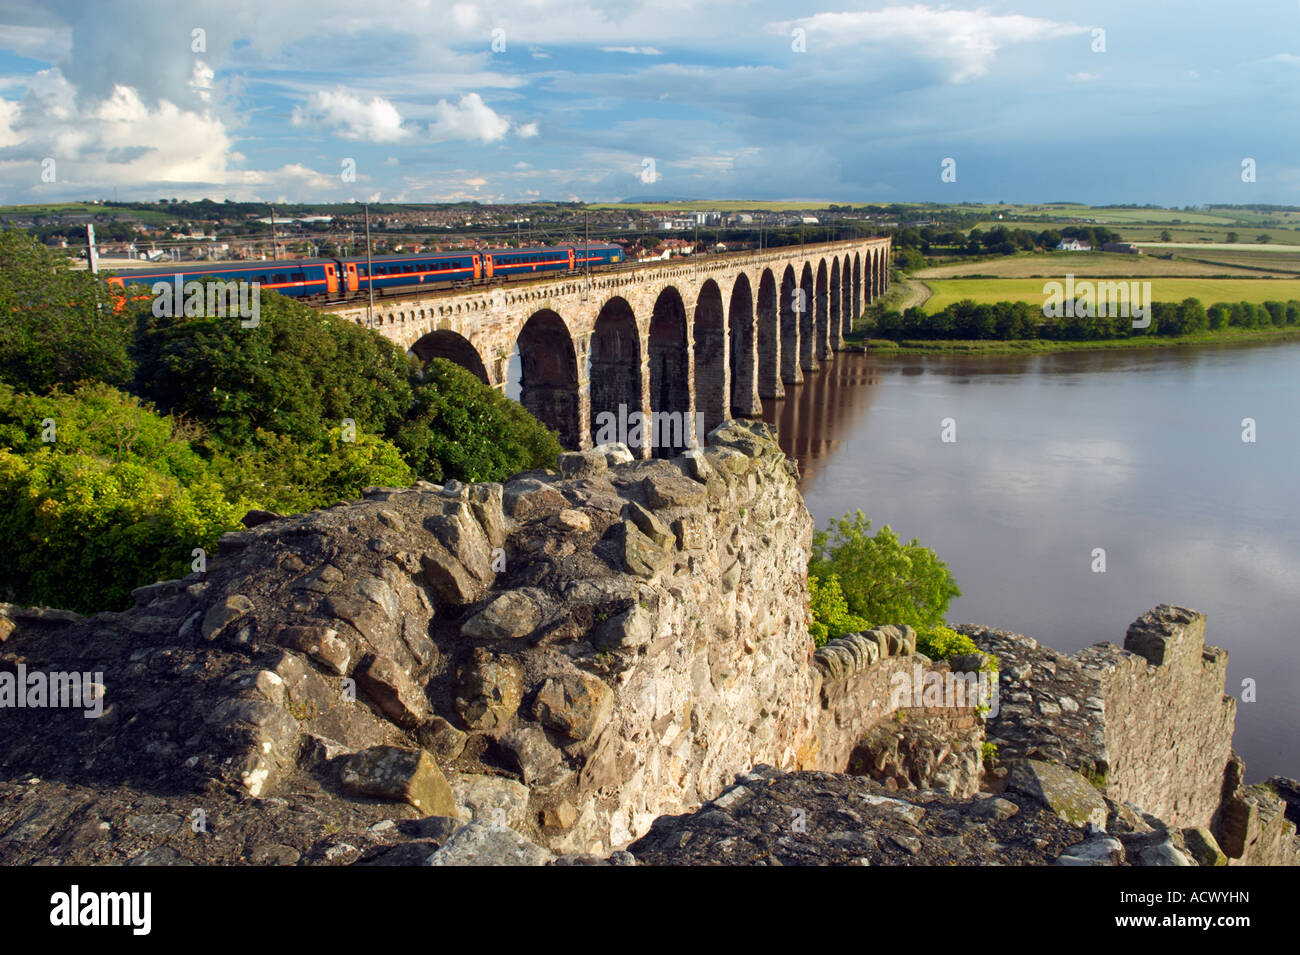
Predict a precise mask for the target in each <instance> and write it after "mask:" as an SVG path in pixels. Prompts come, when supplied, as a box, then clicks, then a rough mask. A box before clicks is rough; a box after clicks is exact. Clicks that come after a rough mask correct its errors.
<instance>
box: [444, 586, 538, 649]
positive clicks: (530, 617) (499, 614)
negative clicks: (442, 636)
mask: <svg viewBox="0 0 1300 955" xmlns="http://www.w3.org/2000/svg"><path fill="white" fill-rule="evenodd" d="M541 622H542V609H541V607H539V606H538V605H537V601H535V600H533V598H532V597H529V596H528V595H527V594H524V593H521V592H519V591H517V590H511V591H507V592H506V593H503V594H501V596H499V597H496V598H494V599H493V600H492V602H491V603H489V604H488V605H487V606H486V607H484V608H483V609H482V610H481V611H479V612H478V613H476V614H475V615H474V616H472V617H470V618H469V619H468V620H466V621H465V623H464V624H462V625H461V628H460V632H461V634H462V635H463V636H466V637H473V638H476V639H481V640H503V639H518V638H519V637H526V636H528V634H530V633H532V632H533V631H534V630H536V629H537V628H538V626H539V625H540V624H541Z"/></svg>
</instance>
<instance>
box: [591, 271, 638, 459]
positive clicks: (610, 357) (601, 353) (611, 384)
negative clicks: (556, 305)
mask: <svg viewBox="0 0 1300 955" xmlns="http://www.w3.org/2000/svg"><path fill="white" fill-rule="evenodd" d="M587 382H588V384H587V387H588V388H589V389H590V390H591V440H592V443H593V444H602V443H604V442H605V441H608V440H615V441H624V440H626V442H627V445H628V447H629V448H631V449H633V450H639V449H640V448H641V447H642V441H641V440H640V438H639V436H638V434H637V432H639V431H640V430H641V429H639V428H638V429H632V428H631V420H632V419H630V418H629V416H630V415H631V414H632V413H633V412H644V409H643V408H642V407H641V337H640V335H639V334H638V332H637V327H636V315H634V314H633V313H632V306H631V305H629V304H628V303H627V299H624V298H619V297H617V296H616V297H614V298H611V299H610V300H609V301H608V302H606V303H605V304H604V305H603V306H602V307H601V309H600V314H599V315H597V316H596V324H595V326H594V327H593V329H592V333H591V354H590V355H589V356H588V359H587ZM602 415H604V416H605V419H604V420H603V421H602V420H600V419H601V416H602ZM610 421H613V423H614V427H613V429H612V431H613V433H615V434H617V435H618V436H617V437H615V438H612V439H611V438H609V437H608V435H609V434H610V432H611V429H610V428H609V427H608V423H609V422H610ZM625 429H627V430H626V431H625ZM625 434H626V438H625V437H624V435H625ZM598 435H599V437H598Z"/></svg>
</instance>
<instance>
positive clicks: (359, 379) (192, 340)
mask: <svg viewBox="0 0 1300 955" xmlns="http://www.w3.org/2000/svg"><path fill="white" fill-rule="evenodd" d="M136 358H137V361H138V368H137V370H136V378H135V389H134V390H135V392H136V393H137V394H139V395H141V396H142V397H145V398H148V399H149V400H151V401H153V402H154V403H155V404H156V405H157V406H158V407H159V408H160V409H161V410H163V411H166V412H171V413H173V414H178V415H183V416H186V417H191V418H196V419H198V420H200V421H202V422H204V423H205V425H207V426H208V427H209V428H210V429H211V431H212V433H211V435H210V436H209V438H208V443H209V444H210V445H211V446H212V447H214V448H215V449H218V450H225V451H232V452H233V451H237V450H247V449H252V448H254V447H255V446H256V445H257V437H256V435H257V432H258V431H259V430H261V431H267V432H273V433H275V434H282V435H288V436H289V437H291V438H293V439H295V440H298V441H303V442H306V443H307V444H308V445H309V446H310V445H312V444H314V443H315V442H318V441H320V440H322V438H323V436H324V434H325V433H326V432H327V431H329V430H330V429H331V428H337V427H341V426H342V423H343V420H344V419H345V418H350V419H352V420H353V421H354V422H355V423H356V427H357V430H358V431H360V432H365V433H369V434H386V433H388V432H390V431H391V429H392V428H394V427H396V426H397V424H398V423H399V422H400V421H401V419H402V417H403V416H404V415H405V414H406V412H407V410H408V409H409V408H410V405H411V386H410V383H409V378H410V376H411V375H412V374H413V373H414V372H415V371H416V370H417V369H416V366H415V363H414V359H411V358H409V357H408V356H407V355H406V353H405V352H404V351H402V349H401V348H399V347H398V346H397V345H394V344H393V343H391V342H389V341H386V340H385V339H383V338H381V337H380V336H378V335H376V334H374V333H373V332H370V331H367V330H366V329H363V328H359V327H358V326H356V325H353V324H351V323H349V322H345V321H343V320H342V319H339V318H337V317H335V316H333V315H328V314H325V313H323V312H319V311H317V310H316V309H313V308H310V307H308V306H307V305H304V304H302V303H301V302H295V301H293V300H291V299H287V298H285V297H284V296H281V295H277V294H275V293H266V294H263V295H262V297H261V306H260V315H259V319H258V324H257V325H256V327H252V328H245V327H243V324H242V322H241V320H240V319H239V318H235V317H228V318H208V317H195V318H187V317H176V318H157V317H155V316H154V315H153V314H152V313H151V312H148V311H146V310H144V309H142V310H141V314H140V317H139V333H138V336H137V345H136Z"/></svg>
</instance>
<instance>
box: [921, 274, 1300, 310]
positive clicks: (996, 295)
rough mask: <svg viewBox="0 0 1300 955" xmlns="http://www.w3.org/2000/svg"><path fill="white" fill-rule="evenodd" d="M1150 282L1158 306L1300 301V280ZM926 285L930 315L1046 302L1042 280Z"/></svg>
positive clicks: (1058, 277) (951, 281)
mask: <svg viewBox="0 0 1300 955" xmlns="http://www.w3.org/2000/svg"><path fill="white" fill-rule="evenodd" d="M1067 271H1073V269H1065V270H1062V271H1061V272H1060V273H1059V274H1057V275H1055V276H1053V277H1052V278H1053V279H1054V280H1056V281H1063V280H1064V278H1065V274H1066V272H1067ZM1075 274H1076V276H1078V275H1079V273H1075ZM1143 281H1145V279H1144V280H1143ZM1150 281H1151V300H1152V301H1155V302H1181V301H1182V300H1183V299H1185V298H1197V299H1200V300H1201V301H1202V302H1203V303H1205V305H1206V306H1207V307H1208V306H1210V305H1213V304H1214V303H1215V302H1253V303H1256V304H1259V303H1261V302H1285V301H1288V300H1290V299H1293V298H1294V299H1300V279H1262V278H1231V279H1218V278H1177V277H1172V278H1162V277H1155V278H1152V279H1151V280H1150ZM925 284H926V285H928V286H929V287H930V289H931V291H933V293H934V294H933V295H932V296H931V297H930V300H929V301H928V302H926V304H925V309H926V311H927V312H937V311H939V310H940V309H943V308H946V307H947V306H949V305H951V304H953V303H954V302H960V301H963V300H966V299H969V300H971V301H973V302H975V303H976V304H987V305H992V304H994V303H996V302H1029V303H1030V304H1033V305H1042V303H1043V300H1044V293H1043V285H1044V280H1043V279H1029V278H1023V279H1021V278H993V279H939V280H927V281H926V283H925Z"/></svg>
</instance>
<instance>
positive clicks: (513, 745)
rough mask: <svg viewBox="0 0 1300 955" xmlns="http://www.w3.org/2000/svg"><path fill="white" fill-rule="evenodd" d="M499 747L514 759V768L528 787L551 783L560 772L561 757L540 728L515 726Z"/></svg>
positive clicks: (527, 725)
mask: <svg viewBox="0 0 1300 955" xmlns="http://www.w3.org/2000/svg"><path fill="white" fill-rule="evenodd" d="M501 745H502V747H503V748H504V749H505V750H506V752H508V753H509V754H510V755H511V756H512V757H513V758H514V763H515V766H516V767H517V768H518V769H519V773H520V775H521V776H523V777H524V782H525V783H527V784H528V785H529V786H531V785H533V784H534V783H542V784H545V783H548V782H553V781H554V779H555V777H556V776H557V775H558V773H559V772H560V770H561V763H562V761H563V756H562V755H561V753H560V751H559V750H558V749H556V748H555V747H554V746H552V745H551V741H550V740H549V739H547V738H546V733H545V732H544V731H543V730H542V728H541V727H540V726H535V725H529V724H525V725H523V726H517V727H515V728H514V729H512V730H511V731H510V732H509V733H507V734H506V735H505V736H504V737H502V739H501Z"/></svg>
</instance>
